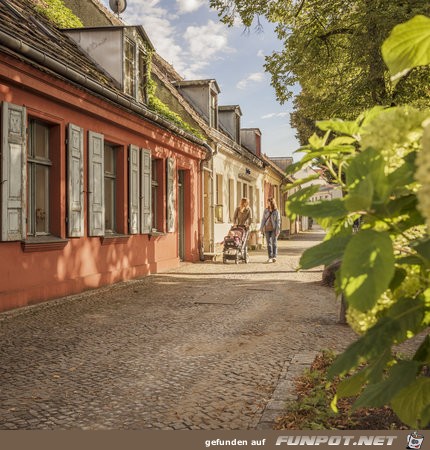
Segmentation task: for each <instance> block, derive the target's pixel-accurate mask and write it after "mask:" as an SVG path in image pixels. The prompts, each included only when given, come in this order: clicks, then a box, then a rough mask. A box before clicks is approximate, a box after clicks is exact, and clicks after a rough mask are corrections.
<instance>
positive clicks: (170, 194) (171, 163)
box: [167, 158, 176, 233]
mask: <svg viewBox="0 0 430 450" xmlns="http://www.w3.org/2000/svg"><path fill="white" fill-rule="evenodd" d="M175 197H176V196H175V160H174V159H173V158H167V232H168V233H173V232H174V231H175V220H176V214H175V199H176V198H175Z"/></svg>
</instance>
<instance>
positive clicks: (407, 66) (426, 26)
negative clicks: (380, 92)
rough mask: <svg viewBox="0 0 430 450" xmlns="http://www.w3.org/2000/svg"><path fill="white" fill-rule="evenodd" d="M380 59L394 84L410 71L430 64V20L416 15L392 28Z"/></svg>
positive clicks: (383, 45)
mask: <svg viewBox="0 0 430 450" xmlns="http://www.w3.org/2000/svg"><path fill="white" fill-rule="evenodd" d="M382 57H383V58H384V61H385V64H387V66H388V69H389V71H390V73H391V80H392V81H393V83H394V84H396V83H397V82H398V81H399V79H400V78H401V77H403V76H404V75H406V74H407V73H408V72H409V71H410V70H411V69H413V68H415V67H418V66H425V65H428V64H430V18H428V17H425V16H422V15H418V16H415V17H414V18H412V19H411V20H408V21H407V22H405V23H402V24H400V25H397V26H395V27H394V28H393V30H392V32H391V34H390V35H389V37H388V38H387V39H386V40H385V42H384V43H383V44H382Z"/></svg>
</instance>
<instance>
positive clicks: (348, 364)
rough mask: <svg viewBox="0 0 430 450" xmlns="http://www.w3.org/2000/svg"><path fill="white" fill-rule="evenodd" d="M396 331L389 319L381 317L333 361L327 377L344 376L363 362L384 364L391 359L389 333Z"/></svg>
mask: <svg viewBox="0 0 430 450" xmlns="http://www.w3.org/2000/svg"><path fill="white" fill-rule="evenodd" d="M396 329H397V328H396V326H395V324H394V325H393V321H392V320H391V319H387V318H385V317H383V318H382V319H381V320H380V321H379V322H378V323H377V324H376V325H374V326H373V327H372V328H370V329H369V330H367V332H366V334H364V335H363V336H362V337H361V338H359V339H358V340H356V341H355V342H353V343H352V344H351V345H350V346H349V347H348V348H347V349H346V350H345V351H344V352H343V353H342V354H341V355H339V356H338V357H337V358H336V359H335V361H334V362H333V364H332V365H331V366H330V368H329V370H328V376H329V377H330V378H333V377H334V376H336V375H342V374H346V373H348V372H349V371H350V370H352V369H354V368H355V367H357V365H358V364H359V363H360V362H361V361H363V360H372V359H373V360H378V361H379V360H381V361H382V364H386V363H387V362H388V361H389V360H390V359H391V352H390V347H391V345H392V342H393V341H392V339H391V333H392V331H396ZM374 378H376V377H375V375H374Z"/></svg>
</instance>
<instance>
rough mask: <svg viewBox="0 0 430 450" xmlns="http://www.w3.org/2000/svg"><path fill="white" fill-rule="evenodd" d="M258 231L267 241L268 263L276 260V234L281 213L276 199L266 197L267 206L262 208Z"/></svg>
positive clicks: (279, 226)
mask: <svg viewBox="0 0 430 450" xmlns="http://www.w3.org/2000/svg"><path fill="white" fill-rule="evenodd" d="M260 231H261V232H262V233H264V234H265V236H266V242H267V253H268V256H269V259H268V260H267V262H268V263H271V262H276V258H277V257H278V236H279V233H280V232H281V215H280V214H279V211H278V207H277V206H276V201H275V199H273V198H269V199H267V208H266V209H265V210H264V213H263V219H262V221H261V226H260Z"/></svg>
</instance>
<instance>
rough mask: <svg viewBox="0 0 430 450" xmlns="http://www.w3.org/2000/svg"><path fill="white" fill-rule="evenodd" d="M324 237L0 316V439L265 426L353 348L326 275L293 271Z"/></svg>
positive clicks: (310, 236)
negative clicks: (294, 381) (274, 257)
mask: <svg viewBox="0 0 430 450" xmlns="http://www.w3.org/2000/svg"><path fill="white" fill-rule="evenodd" d="M322 237H323V234H322V232H321V231H319V230H315V231H313V232H306V233H302V234H301V235H299V236H295V237H294V238H293V239H291V240H287V241H280V242H279V245H280V250H279V258H278V261H277V262H276V263H274V264H267V263H266V262H265V261H266V259H267V256H266V252H265V251H264V250H258V251H252V252H250V263H249V264H243V263H241V264H239V265H236V264H234V263H228V264H223V263H222V262H221V261H214V262H209V261H206V262H201V263H196V264H187V263H184V264H182V265H181V267H180V268H179V269H176V270H173V271H169V272H166V273H163V274H158V275H153V276H150V277H146V278H143V279H140V280H136V281H131V282H126V283H121V284H118V285H115V286H112V287H109V288H103V289H99V290H97V291H91V292H87V293H85V294H83V295H78V296H73V297H69V298H66V299H58V300H55V301H52V302H47V303H44V304H42V305H38V306H35V307H29V308H24V309H21V310H15V311H11V312H6V313H3V314H0V342H1V344H0V358H1V364H0V429H2V430H9V429H75V430H77V429H83V430H100V429H122V430H142V429H149V428H152V429H169V430H172V429H174V430H179V429H192V430H193V429H213V430H216V429H226V430H240V429H242V430H250V429H258V428H259V427H260V428H261V427H263V428H264V427H269V426H270V423H269V422H270V417H272V418H274V416H275V415H276V414H275V413H277V412H278V411H279V409H281V408H282V400H283V397H282V396H284V397H285V398H288V396H291V395H292V394H293V393H292V391H291V389H290V391H289V392H286V390H287V391H288V389H286V387H288V385H286V384H285V380H286V379H287V378H288V374H292V373H296V372H297V367H298V368H299V369H300V370H302V369H303V367H304V366H305V365H306V364H307V363H308V362H309V361H310V359H311V357H312V355H314V354H315V353H316V352H318V351H319V350H321V349H326V348H331V349H335V350H341V349H343V348H344V347H345V346H346V345H347V344H348V343H349V342H351V340H352V339H353V337H354V335H353V332H352V331H351V330H350V329H349V328H348V327H347V326H345V325H341V324H339V323H338V318H339V307H340V306H339V302H338V301H337V300H336V299H335V295H334V292H333V290H332V289H331V288H327V287H324V286H322V285H321V275H322V270H320V269H313V270H309V271H304V272H296V271H295V270H294V269H295V267H296V266H297V264H298V260H299V256H300V254H301V253H302V251H303V250H304V249H305V248H307V247H309V246H311V245H314V244H315V243H316V241H318V240H321V239H322ZM274 405H275V406H276V407H275V408H272V409H270V408H271V406H274Z"/></svg>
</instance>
